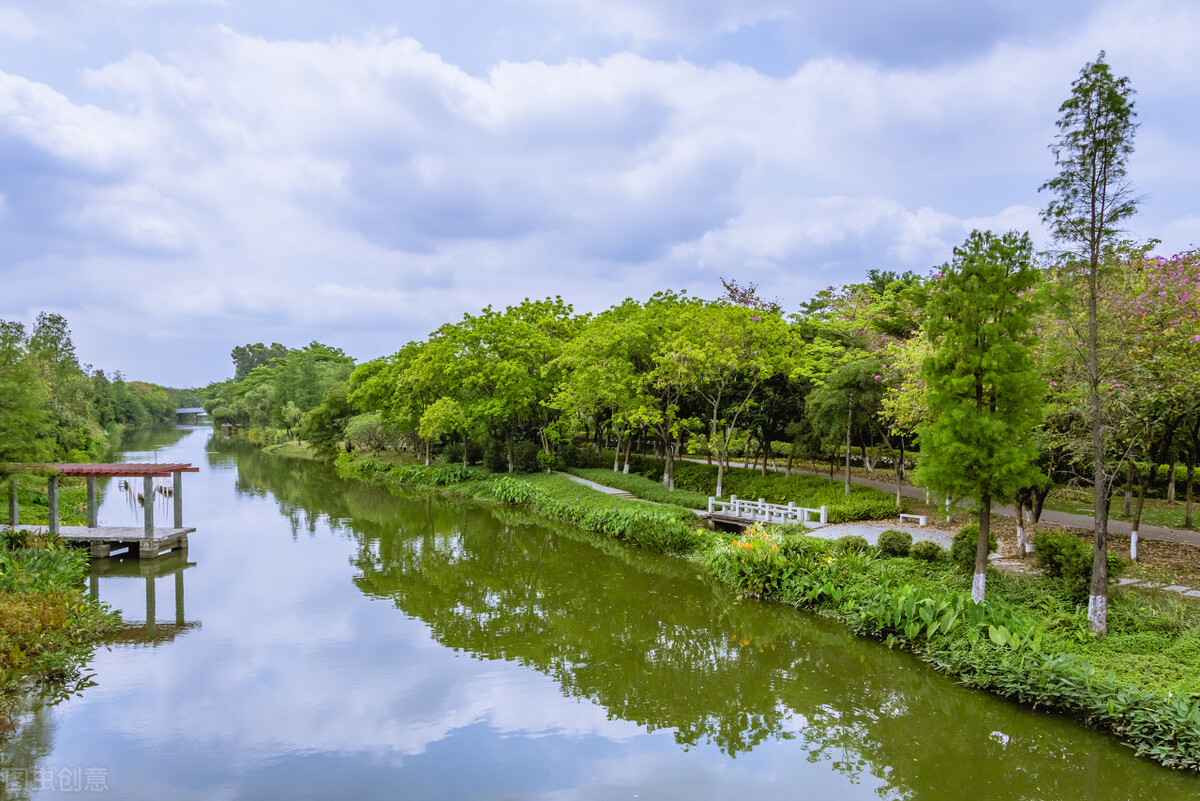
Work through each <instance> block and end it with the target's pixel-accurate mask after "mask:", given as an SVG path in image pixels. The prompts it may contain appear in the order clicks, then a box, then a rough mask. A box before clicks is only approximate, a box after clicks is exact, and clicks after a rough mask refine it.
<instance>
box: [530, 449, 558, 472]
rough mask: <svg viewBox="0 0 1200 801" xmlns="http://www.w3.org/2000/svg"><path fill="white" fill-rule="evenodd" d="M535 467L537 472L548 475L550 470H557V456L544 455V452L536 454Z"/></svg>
mask: <svg viewBox="0 0 1200 801" xmlns="http://www.w3.org/2000/svg"><path fill="white" fill-rule="evenodd" d="M536 459H537V465H538V469H539V470H544V471H545V472H547V473H549V472H551V471H552V470H557V469H558V468H559V466H560V462H559V458H558V454H556V453H546V452H545V451H538V452H537V456H536Z"/></svg>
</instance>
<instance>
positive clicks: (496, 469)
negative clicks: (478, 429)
mask: <svg viewBox="0 0 1200 801" xmlns="http://www.w3.org/2000/svg"><path fill="white" fill-rule="evenodd" d="M483 462H484V464H485V465H487V469H488V470H491V471H492V472H493V473H507V472H508V451H507V450H505V448H504V443H503V442H498V441H496V440H492V441H491V442H489V443H488V445H487V448H486V449H485V450H484V452H483Z"/></svg>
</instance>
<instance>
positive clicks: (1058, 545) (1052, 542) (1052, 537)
mask: <svg viewBox="0 0 1200 801" xmlns="http://www.w3.org/2000/svg"><path fill="white" fill-rule="evenodd" d="M1033 553H1034V557H1035V558H1036V560H1037V564H1038V567H1040V568H1042V571H1043V572H1044V573H1045V574H1046V575H1047V576H1049V577H1050V578H1057V579H1062V580H1063V583H1065V584H1066V585H1067V586H1068V587H1069V588H1070V589H1071V590H1072V592H1075V593H1080V592H1085V591H1086V590H1087V587H1088V585H1089V584H1090V583H1091V581H1092V558H1093V554H1092V549H1091V548H1090V547H1089V546H1088V544H1087V543H1086V542H1084V541H1083V540H1081V539H1079V538H1078V537H1076V536H1075V535H1073V534H1067V533H1066V532H1048V533H1043V534H1039V535H1038V536H1037V539H1036V540H1035V541H1034V543H1033ZM1124 569H1125V561H1124V560H1123V559H1121V557H1119V556H1117V555H1116V554H1114V553H1109V554H1108V575H1109V577H1110V578H1114V577H1116V576H1118V575H1120V573H1121V571H1123V570H1124Z"/></svg>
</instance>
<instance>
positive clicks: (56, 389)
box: [0, 312, 201, 464]
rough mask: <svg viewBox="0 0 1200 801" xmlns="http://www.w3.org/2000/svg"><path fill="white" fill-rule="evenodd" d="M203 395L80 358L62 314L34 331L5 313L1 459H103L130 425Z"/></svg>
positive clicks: (0, 323)
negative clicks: (131, 376)
mask: <svg viewBox="0 0 1200 801" xmlns="http://www.w3.org/2000/svg"><path fill="white" fill-rule="evenodd" d="M200 398H201V396H200V394H199V393H198V392H196V391H195V390H177V389H170V388H167V387H160V386H158V385H157V384H150V383H146V382H144V381H126V380H125V378H124V377H123V376H122V375H121V374H120V373H119V372H114V373H112V374H106V373H105V372H104V371H103V370H101V369H98V368H93V367H92V366H91V365H80V364H79V359H78V358H77V357H76V355H75V344H74V343H73V342H72V341H71V331H70V328H69V327H68V326H67V321H66V318H64V317H63V316H62V315H59V314H50V313H46V312H43V313H42V314H39V315H38V317H37V320H36V322H35V323H34V325H33V328H32V330H30V331H28V332H26V330H25V326H24V325H22V324H21V323H18V322H13V321H9V320H0V464H3V463H7V462H35V461H68V462H79V461H87V460H90V459H99V458H101V457H102V456H103V455H104V453H105V451H106V450H107V448H108V447H109V446H110V445H111V444H115V443H113V439H114V437H113V435H115V434H117V433H118V432H119V431H120V429H121V428H122V427H125V426H142V425H148V424H151V423H159V422H167V421H171V420H173V419H174V417H175V409H176V408H178V407H180V406H195V405H199V403H200Z"/></svg>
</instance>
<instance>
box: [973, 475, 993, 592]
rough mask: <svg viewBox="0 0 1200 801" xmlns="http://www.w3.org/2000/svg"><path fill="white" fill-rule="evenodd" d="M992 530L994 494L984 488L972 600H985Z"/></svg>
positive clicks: (980, 505) (980, 509) (981, 499)
mask: <svg viewBox="0 0 1200 801" xmlns="http://www.w3.org/2000/svg"><path fill="white" fill-rule="evenodd" d="M991 531H992V495H991V493H990V492H988V491H986V490H984V493H983V495H982V497H980V499H979V540H978V542H977V543H976V545H975V576H974V578H973V579H972V580H971V600H972V601H974V602H975V603H982V602H983V595H984V589H985V588H986V586H987V565H988V536H989V535H990V534H991Z"/></svg>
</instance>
